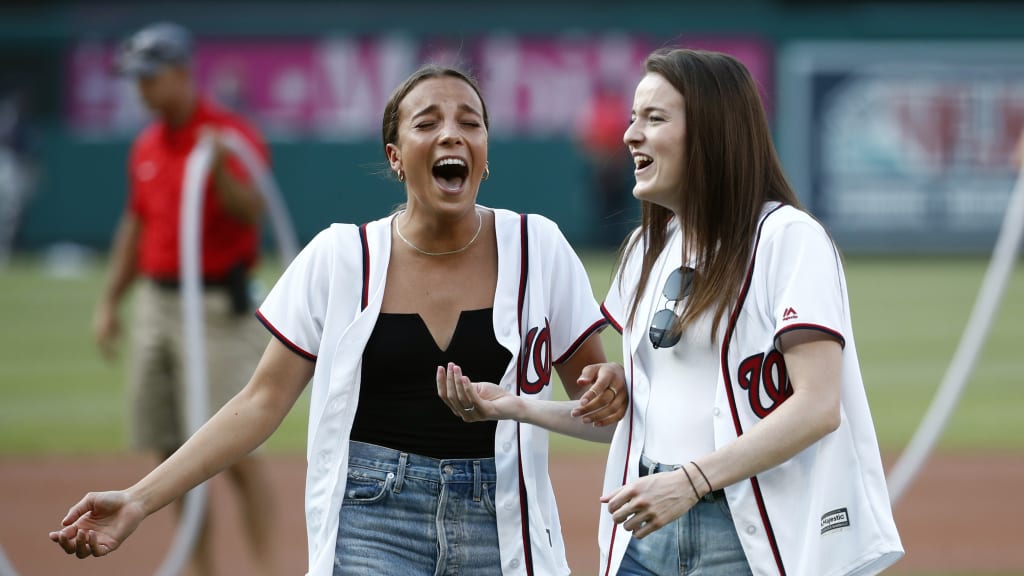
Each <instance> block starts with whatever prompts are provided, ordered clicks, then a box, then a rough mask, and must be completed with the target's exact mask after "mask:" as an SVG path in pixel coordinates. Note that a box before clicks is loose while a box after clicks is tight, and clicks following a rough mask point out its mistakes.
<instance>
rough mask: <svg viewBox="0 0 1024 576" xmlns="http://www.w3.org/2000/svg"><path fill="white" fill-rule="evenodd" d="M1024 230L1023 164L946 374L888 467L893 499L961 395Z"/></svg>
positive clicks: (910, 477) (917, 469) (912, 474)
mask: <svg viewBox="0 0 1024 576" xmlns="http://www.w3.org/2000/svg"><path fill="white" fill-rule="evenodd" d="M1022 235H1024V167H1022V168H1021V170H1020V172H1019V173H1018V175H1017V183H1016V185H1015V186H1014V188H1013V192H1012V193H1011V195H1010V202H1009V205H1008V206H1007V208H1006V213H1005V214H1004V216H1003V225H1002V228H1001V229H1000V231H999V237H998V238H997V239H996V246H995V249H994V250H993V251H992V259H991V260H990V261H989V266H988V270H987V271H986V272H985V278H984V280H982V284H981V289H980V290H979V291H978V298H977V300H975V302H974V308H973V310H971V316H970V318H969V319H968V321H967V328H966V329H964V333H963V335H962V336H961V337H960V343H959V345H957V349H956V353H955V354H954V355H953V360H952V361H951V362H950V364H949V368H947V369H946V375H945V377H944V378H943V380H942V384H940V385H939V389H938V391H936V393H935V397H934V398H933V399H932V403H931V406H929V407H928V412H927V413H926V414H925V416H924V418H923V419H922V420H921V424H920V425H919V426H918V428H917V431H916V432H914V436H913V437H912V438H911V439H910V444H908V445H907V448H906V449H905V450H904V451H903V454H901V455H900V458H899V460H897V461H896V463H895V464H894V465H893V467H892V469H891V470H890V471H889V477H888V484H889V500H890V501H891V502H892V503H893V504H894V505H895V504H896V502H898V501H899V499H900V497H901V496H902V495H903V493H904V492H905V491H906V489H907V487H908V486H910V483H911V482H913V481H914V478H915V477H917V474H918V473H919V472H920V471H921V468H922V467H923V466H924V463H925V460H927V459H928V455H929V454H930V453H931V451H932V449H933V448H934V447H935V443H936V442H937V441H938V439H939V437H940V436H941V435H942V431H943V430H944V429H945V428H946V424H947V423H948V422H949V417H950V416H951V415H952V414H953V411H954V410H955V409H956V406H957V404H958V403H959V402H960V396H961V395H962V394H963V391H964V388H965V387H966V386H967V382H968V380H969V379H970V377H971V373H972V372H973V371H974V365H975V363H976V362H977V360H978V357H979V356H980V355H981V349H982V347H983V346H984V344H985V339H986V338H988V335H989V331H990V330H991V327H992V321H993V320H994V319H995V315H996V311H997V310H998V309H999V304H1000V302H1001V301H1002V299H1003V294H1004V292H1005V291H1006V285H1007V283H1008V282H1009V280H1010V275H1011V273H1012V272H1013V268H1014V264H1016V262H1017V253H1018V251H1019V250H1020V244H1021V236H1022Z"/></svg>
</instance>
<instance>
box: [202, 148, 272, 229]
mask: <svg viewBox="0 0 1024 576" xmlns="http://www.w3.org/2000/svg"><path fill="white" fill-rule="evenodd" d="M212 179H213V189H214V193H215V194H217V197H218V198H219V199H220V202H221V204H223V205H224V209H225V210H227V212H228V213H229V214H231V215H232V216H234V217H235V218H237V219H239V220H241V221H242V222H245V223H247V224H256V223H258V222H259V220H260V218H261V217H262V216H263V198H262V197H261V196H260V193H259V190H257V189H256V187H255V186H253V185H252V184H249V183H246V182H242V181H241V180H239V179H238V178H236V177H235V176H233V175H232V174H231V172H230V171H229V170H228V169H227V168H226V167H225V166H224V165H223V163H222V164H221V165H220V166H218V167H216V168H214V170H213V175H212Z"/></svg>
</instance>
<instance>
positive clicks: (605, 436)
mask: <svg viewBox="0 0 1024 576" xmlns="http://www.w3.org/2000/svg"><path fill="white" fill-rule="evenodd" d="M578 405H579V402H577V401H575V400H537V399H534V398H523V397H519V398H518V402H517V403H516V404H515V413H514V414H509V415H507V417H508V418H511V419H514V420H518V421H520V422H523V423H526V424H533V425H535V426H540V427H541V428H544V429H546V430H550V431H552V432H557V433H559V434H564V435H566V436H572V437H573V438H580V439H582V440H589V441H591V442H603V443H605V444H607V443H609V442H611V441H612V435H613V434H614V433H615V427H614V426H595V425H593V424H586V423H584V422H583V421H582V420H581V419H580V418H575V417H573V416H572V414H571V413H572V410H573V408H576V407H577V406H578Z"/></svg>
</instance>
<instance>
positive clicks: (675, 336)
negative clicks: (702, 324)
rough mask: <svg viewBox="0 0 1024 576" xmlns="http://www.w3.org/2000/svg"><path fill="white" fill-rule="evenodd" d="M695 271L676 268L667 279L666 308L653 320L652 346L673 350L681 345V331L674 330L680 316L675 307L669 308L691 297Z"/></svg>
mask: <svg viewBox="0 0 1024 576" xmlns="http://www.w3.org/2000/svg"><path fill="white" fill-rule="evenodd" d="M693 275H694V270H693V268H690V267H689V266H680V267H679V268H676V269H675V270H673V271H672V273H670V274H669V275H668V278H666V279H665V287H664V288H663V289H662V291H661V294H662V297H663V298H665V299H666V302H665V304H666V307H665V308H662V309H661V310H658V312H657V313H656V314H655V315H654V319H653V320H651V328H650V330H649V331H648V335H649V336H650V338H651V345H653V346H654V347H655V348H656V349H657V348H671V347H673V346H675V345H676V344H678V343H679V338H680V337H681V336H682V332H681V331H676V330H673V329H672V328H673V327H674V326H675V325H676V324H677V323H678V322H679V314H677V313H676V311H675V306H668V305H669V304H672V303H674V302H678V301H680V300H682V299H684V298H686V297H687V296H689V295H690V291H691V290H692V289H693Z"/></svg>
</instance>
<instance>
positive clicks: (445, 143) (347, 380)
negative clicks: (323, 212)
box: [50, 66, 627, 576]
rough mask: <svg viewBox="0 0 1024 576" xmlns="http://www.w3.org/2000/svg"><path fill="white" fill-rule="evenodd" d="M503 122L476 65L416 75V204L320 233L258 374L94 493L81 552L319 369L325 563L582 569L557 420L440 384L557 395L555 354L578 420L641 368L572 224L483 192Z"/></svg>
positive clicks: (316, 477) (74, 513) (405, 120)
mask: <svg viewBox="0 0 1024 576" xmlns="http://www.w3.org/2000/svg"><path fill="white" fill-rule="evenodd" d="M487 127H488V116H487V108H486V106H485V105H484V102H483V98H482V97H481V96H480V91H479V89H478V88H477V85H476V83H475V82H474V81H473V80H472V79H471V78H470V77H469V76H467V75H465V74H464V73H462V72H460V71H458V70H455V69H451V68H440V67H435V66H428V67H424V68H422V69H420V70H418V71H417V72H415V73H414V74H413V75H412V76H410V77H409V78H408V79H407V80H406V81H405V82H404V83H403V84H402V85H400V86H399V87H398V88H397V89H396V90H395V92H394V93H393V94H392V96H391V99H390V100H389V102H388V103H387V106H386V107H385V111H384V119H383V124H382V136H383V140H384V142H383V144H384V152H385V154H386V156H387V159H388V163H389V166H390V168H391V170H392V171H393V172H394V173H395V175H396V177H397V179H398V181H400V182H403V183H404V186H405V192H406V203H405V205H404V207H403V209H402V210H401V211H399V212H396V213H394V214H391V215H390V216H387V217H385V218H382V219H380V220H377V221H374V222H370V223H367V224H364V225H362V226H354V225H344V224H336V225H334V226H331V227H330V228H329V229H327V230H324V231H323V232H321V233H320V234H319V235H318V236H317V237H316V238H314V239H313V240H312V241H311V242H310V243H309V244H308V245H307V246H306V248H305V249H304V250H303V251H302V253H301V254H300V255H299V256H298V257H296V259H295V260H294V261H293V262H292V263H291V264H290V266H289V268H288V270H287V271H286V272H285V273H284V275H283V276H282V277H281V279H280V280H279V281H278V282H277V284H276V285H275V287H274V289H273V290H272V291H271V293H270V294H269V295H268V297H267V299H266V301H265V302H264V303H263V305H262V306H260V308H259V311H258V313H257V315H258V317H259V318H260V320H261V321H262V322H263V323H264V324H265V325H266V327H267V328H268V329H269V330H270V331H271V332H272V333H273V335H274V336H275V338H273V339H271V341H270V344H269V346H268V347H267V350H266V352H265V353H264V355H263V359H262V361H261V362H260V364H259V366H258V367H257V369H256V372H255V374H254V375H253V377H252V379H251V380H250V382H249V384H248V385H247V386H246V387H245V389H244V390H242V392H241V393H239V394H238V395H237V396H235V397H234V398H233V399H232V400H231V401H230V402H228V404H227V405H226V406H225V407H224V408H223V409H222V410H220V411H219V412H218V413H217V414H216V415H214V417H213V418H212V419H211V420H210V421H209V422H208V423H207V424H206V425H205V426H203V427H202V428H201V429H200V430H199V431H198V432H196V434H195V435H194V436H193V437H192V438H191V439H190V440H189V441H188V442H187V443H186V444H185V445H184V446H183V447H182V448H181V449H180V450H178V451H177V452H176V453H175V454H174V455H173V456H171V457H170V458H169V459H168V460H167V461H165V462H164V463H163V464H162V465H161V466H160V467H159V468H157V469H156V470H155V471H154V472H152V473H151V474H149V475H148V476H146V477H145V478H143V479H142V480H141V481H139V482H138V483H137V484H135V485H134V486H133V487H131V488H129V489H128V490H124V491H118V492H102V493H90V494H88V495H87V496H86V497H85V498H84V499H83V500H82V501H81V502H79V503H78V504H76V505H75V506H74V507H72V508H71V510H70V512H69V513H68V515H67V516H66V517H65V518H64V520H63V522H62V524H63V528H62V529H60V530H58V531H55V532H53V533H51V534H50V537H51V539H53V540H54V541H56V542H57V543H59V544H60V546H61V547H62V548H63V549H64V550H65V551H66V552H68V553H69V554H70V553H74V554H76V555H77V556H78V557H80V558H84V557H86V556H90V555H91V556H103V555H105V554H108V553H109V552H111V551H113V550H114V549H116V548H117V547H118V546H120V545H121V543H122V542H123V541H124V539H125V538H127V537H128V535H130V534H131V533H132V532H133V531H134V530H135V528H136V527H137V526H138V524H139V523H140V522H141V521H142V520H143V519H144V518H145V517H146V516H148V515H149V514H151V513H153V512H154V511H156V510H158V509H160V508H161V507H163V506H164V505H166V504H167V503H168V502H170V501H171V500H173V499H174V498H176V497H178V496H180V495H181V494H183V493H184V492H185V491H187V490H189V489H190V488H192V487H193V486H195V485H196V484H198V483H200V482H202V481H204V480H205V479H207V478H209V477H210V476H211V475H213V474H214V473H216V472H217V471H218V470H220V469H221V468H223V467H224V466H226V465H228V464H230V463H231V462H232V461H235V460H237V459H238V458H240V457H242V456H243V455H245V454H247V453H248V452H250V451H251V450H253V449H254V448H256V447H257V446H258V445H259V444H260V443H262V442H263V441H264V440H265V439H266V438H267V437H269V436H270V434H271V433H272V432H273V431H274V430H275V429H276V428H277V426H278V425H279V424H280V422H281V420H282V419H283V418H284V416H285V414H287V412H288V410H289V409H290V408H291V407H292V405H293V404H294V403H295V401H296V399H297V398H298V397H299V395H300V394H301V392H302V390H303V389H304V388H305V387H306V384H307V382H309V381H310V380H311V379H312V394H311V400H310V412H309V418H310V426H309V442H308V453H307V456H308V462H309V464H308V470H307V480H306V525H307V539H308V545H309V573H310V574H315V575H317V576H326V575H328V574H334V575H348V574H353V575H355V574H360V575H361V574H500V573H504V574H537V575H541V574H544V575H548V574H568V573H569V568H568V566H567V564H566V560H565V551H564V545H563V542H562V536H561V528H560V525H559V521H558V512H557V510H556V508H555V500H554V493H553V490H552V487H551V481H550V478H549V476H548V468H547V464H548V452H547V447H548V444H547V431H546V430H543V429H540V428H537V427H533V426H529V425H520V424H518V423H516V422H511V421H506V422H501V423H494V422H483V423H476V422H466V421H465V420H464V419H460V418H456V417H453V416H452V414H451V413H449V409H448V407H446V405H445V404H444V403H442V401H441V400H440V399H439V398H438V390H437V388H436V385H435V381H434V374H435V373H436V371H437V370H439V369H440V367H441V366H444V365H447V364H449V363H458V364H460V365H461V366H464V367H465V368H466V370H467V371H468V372H469V373H470V374H472V375H474V377H476V378H478V379H487V380H493V381H495V382H500V383H501V386H502V388H503V389H504V390H506V391H508V393H509V394H512V395H515V396H516V397H523V398H527V397H529V398H538V399H547V398H549V397H550V395H551V386H550V385H549V384H550V382H551V376H552V370H555V371H557V372H558V375H559V376H560V378H561V380H562V382H563V385H564V386H565V388H566V392H567V393H568V395H569V396H570V397H571V398H574V399H575V400H571V401H564V402H558V403H555V405H557V406H558V410H559V413H560V414H562V415H564V416H566V418H567V419H569V421H570V422H571V424H570V425H569V426H568V427H569V428H573V427H575V428H580V429H593V428H594V425H604V424H610V423H613V422H615V421H617V420H618V419H619V418H621V417H622V415H623V414H624V413H625V406H626V397H627V395H626V394H625V389H624V388H623V379H624V377H623V375H622V372H621V367H618V366H616V365H610V364H604V360H605V356H604V350H603V348H602V345H601V341H600V338H599V337H598V336H597V334H598V332H599V331H600V330H601V329H602V328H603V327H604V326H605V324H606V322H605V320H604V318H603V317H602V315H601V313H600V310H599V308H598V306H597V303H596V301H595V300H594V296H593V293H592V292H591V288H590V284H589V280H588V278H587V275H586V272H585V270H584V269H583V265H582V263H581V262H580V261H579V259H578V258H577V257H576V255H575V253H574V252H573V251H572V249H571V248H570V246H569V244H568V242H567V241H566V240H565V238H564V237H563V236H562V234H561V232H560V231H559V230H558V228H557V226H556V225H555V224H554V223H553V222H551V221H550V220H547V219H545V218H543V217H540V216H537V215H525V214H516V213H513V212H510V211H507V210H498V209H490V208H485V207H483V206H480V205H478V204H477V203H476V200H477V194H478V191H479V187H480V183H481V181H483V180H486V179H487V177H488V174H489V172H490V170H489V167H488V164H487V129H488V128H487ZM451 405H452V403H451V402H449V406H451ZM455 407H456V409H457V410H458V413H459V414H460V415H462V414H467V415H468V414H470V413H471V412H472V411H473V410H474V408H473V407H472V406H465V405H458V404H456V405H455Z"/></svg>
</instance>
